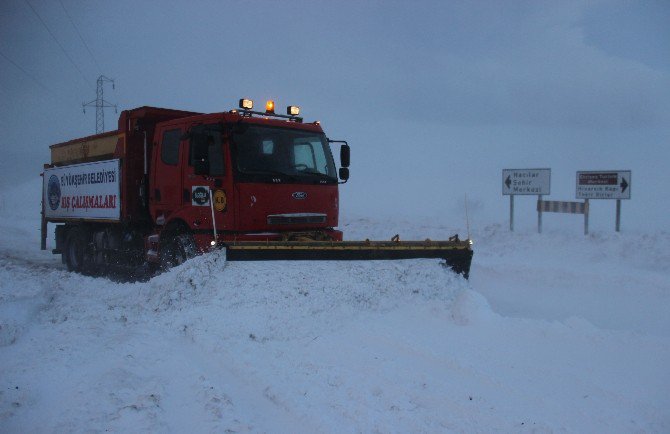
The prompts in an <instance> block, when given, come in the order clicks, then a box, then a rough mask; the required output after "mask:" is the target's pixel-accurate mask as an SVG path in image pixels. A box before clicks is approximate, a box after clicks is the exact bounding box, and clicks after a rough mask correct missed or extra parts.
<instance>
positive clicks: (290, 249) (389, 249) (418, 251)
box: [225, 241, 472, 279]
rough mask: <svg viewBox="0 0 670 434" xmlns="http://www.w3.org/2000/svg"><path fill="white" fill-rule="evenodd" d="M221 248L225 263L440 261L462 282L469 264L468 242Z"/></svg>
mask: <svg viewBox="0 0 670 434" xmlns="http://www.w3.org/2000/svg"><path fill="white" fill-rule="evenodd" d="M225 247H226V259H227V260H229V261H271V260H297V261H314V260H325V261H356V260H366V261H376V260H397V259H417V258H433V259H443V260H444V261H445V262H446V264H445V265H447V266H449V267H450V268H451V269H452V270H453V271H454V272H456V273H459V274H462V275H463V276H464V277H465V278H466V279H467V278H468V275H469V273H470V263H471V262H472V249H471V247H470V243H469V242H468V241H402V242H395V241H390V242H389V241H334V242H330V241H308V242H302V241H238V242H232V243H226V245H225Z"/></svg>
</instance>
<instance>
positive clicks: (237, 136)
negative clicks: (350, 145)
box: [233, 124, 337, 182]
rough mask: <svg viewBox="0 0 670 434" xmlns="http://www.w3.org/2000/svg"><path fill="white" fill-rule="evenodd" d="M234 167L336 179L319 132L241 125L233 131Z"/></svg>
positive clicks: (247, 171)
mask: <svg viewBox="0 0 670 434" xmlns="http://www.w3.org/2000/svg"><path fill="white" fill-rule="evenodd" d="M233 141H234V143H235V150H236V152H235V153H236V166H237V170H238V171H239V172H240V173H242V174H248V175H263V174H265V175H273V176H278V175H285V176H286V177H288V178H292V179H302V180H307V179H318V180H319V181H320V182H323V181H326V182H337V175H336V173H335V163H334V161H333V156H332V154H331V153H330V147H329V146H328V141H327V140H326V137H325V135H324V134H323V133H312V132H309V131H300V130H291V129H284V128H272V127H262V126H257V125H249V124H246V125H244V127H243V128H241V129H239V130H238V131H236V132H235V133H234V134H233Z"/></svg>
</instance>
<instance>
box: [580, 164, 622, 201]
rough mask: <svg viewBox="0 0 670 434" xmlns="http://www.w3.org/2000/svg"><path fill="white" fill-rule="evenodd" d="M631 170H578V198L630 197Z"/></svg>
mask: <svg viewBox="0 0 670 434" xmlns="http://www.w3.org/2000/svg"><path fill="white" fill-rule="evenodd" d="M630 189H631V171H630V170H603V171H581V172H577V192H576V197H577V199H630Z"/></svg>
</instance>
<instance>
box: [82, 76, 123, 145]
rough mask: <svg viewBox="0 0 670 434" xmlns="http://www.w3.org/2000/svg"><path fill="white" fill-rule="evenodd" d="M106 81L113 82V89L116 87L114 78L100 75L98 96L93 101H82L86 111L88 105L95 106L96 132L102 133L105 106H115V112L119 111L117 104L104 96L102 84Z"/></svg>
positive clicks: (103, 129)
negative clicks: (106, 99)
mask: <svg viewBox="0 0 670 434" xmlns="http://www.w3.org/2000/svg"><path fill="white" fill-rule="evenodd" d="M105 82H110V83H112V89H114V80H113V79H111V78H107V77H105V76H104V75H101V76H100V77H98V81H97V83H98V86H97V89H96V95H97V96H96V98H95V99H94V100H93V101H89V102H87V103H82V105H81V107H82V109H83V110H84V113H86V107H93V106H95V133H96V134H100V133H104V132H105V110H104V109H105V107H114V113H117V109H116V104H112V103H110V102H108V101H105V98H104V97H103V88H102V85H103V84H104V83H105Z"/></svg>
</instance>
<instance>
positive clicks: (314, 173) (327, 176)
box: [300, 170, 336, 180]
mask: <svg viewBox="0 0 670 434" xmlns="http://www.w3.org/2000/svg"><path fill="white" fill-rule="evenodd" d="M300 173H308V174H310V175H317V176H318V177H320V178H326V179H330V180H336V179H335V177H333V176H330V175H326V174H325V173H321V172H317V171H316V170H301V171H300Z"/></svg>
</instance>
